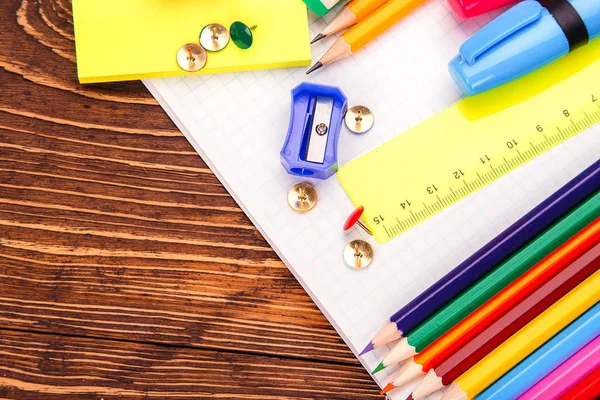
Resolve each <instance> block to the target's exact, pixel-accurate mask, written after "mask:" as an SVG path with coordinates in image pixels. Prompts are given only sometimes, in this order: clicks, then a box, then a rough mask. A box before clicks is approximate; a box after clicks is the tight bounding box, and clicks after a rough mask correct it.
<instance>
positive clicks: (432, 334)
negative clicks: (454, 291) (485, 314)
mask: <svg viewBox="0 0 600 400" xmlns="http://www.w3.org/2000/svg"><path fill="white" fill-rule="evenodd" d="M598 215H600V191H598V192H597V193H596V194H595V195H594V196H592V197H591V198H589V199H588V200H587V201H586V202H584V203H583V204H582V205H580V206H579V207H577V208H576V209H575V210H573V211H571V212H570V213H569V214H567V216H565V217H563V218H562V219H561V220H560V221H558V222H557V223H555V224H554V225H553V226H551V227H550V228H548V229H547V230H546V231H545V232H544V233H542V234H541V235H539V236H538V237H536V238H535V239H534V240H533V241H532V242H530V243H528V244H527V245H526V246H525V247H523V248H522V249H520V250H519V251H517V252H516V253H515V254H513V255H512V256H511V257H509V258H508V259H507V260H506V261H504V262H502V263H501V264H500V265H499V266H498V267H497V268H496V269H494V270H493V271H492V272H491V273H489V274H488V275H486V276H485V277H484V278H482V279H481V280H479V281H478V282H477V283H475V284H474V285H473V286H471V287H470V288H469V289H467V290H466V291H464V292H463V293H462V294H461V295H460V296H458V297H456V298H455V299H454V300H452V301H450V303H448V304H447V305H446V306H444V307H442V309H440V310H439V311H438V312H436V313H435V314H433V315H432V316H431V317H429V318H428V319H427V320H426V321H425V322H423V323H422V324H420V325H419V326H417V327H416V328H415V329H414V330H412V331H411V332H409V333H408V335H407V336H406V337H404V338H403V339H402V340H401V341H400V342H399V343H397V344H396V345H395V346H394V347H393V348H392V350H391V351H390V353H389V354H388V355H387V356H386V357H385V358H384V359H383V361H382V362H381V364H379V366H378V367H377V368H376V369H375V372H377V371H380V370H382V369H384V368H387V367H389V366H390V365H393V364H396V363H398V362H401V361H403V360H405V359H407V358H410V357H414V356H415V355H416V354H417V353H419V352H421V351H422V350H423V349H424V348H425V347H427V346H429V345H431V344H432V343H433V342H434V341H435V340H436V339H437V338H439V337H440V336H442V335H443V334H444V333H446V332H447V331H448V330H449V329H450V328H452V327H453V326H454V325H456V324H457V323H459V322H460V321H461V320H462V319H463V318H465V317H467V316H468V315H469V314H470V313H471V312H473V311H474V310H475V309H477V307H479V306H481V305H482V304H483V303H485V302H486V301H488V300H489V299H490V298H492V296H494V295H496V294H497V293H498V292H500V291H501V290H502V289H504V288H506V287H507V285H509V284H510V283H511V282H513V281H514V280H515V279H517V278H518V277H519V276H521V275H522V274H524V273H525V272H527V271H528V270H529V269H530V268H532V267H533V266H534V265H535V264H536V263H538V262H539V261H540V260H542V259H543V258H544V257H546V256H547V255H548V254H550V253H551V252H552V251H554V250H555V249H556V248H558V247H559V246H560V245H561V244H563V243H564V242H566V241H567V240H569V238H571V237H572V236H573V235H575V234H576V233H577V232H578V231H580V230H582V229H583V228H584V227H585V226H586V225H587V224H589V223H590V222H591V221H592V220H593V219H594V218H596V217H597V216H598ZM596 229H597V228H596ZM593 240H594V239H593V238H592V240H591V241H587V240H584V243H586V245H587V246H590V245H593V244H594V243H593ZM575 247H577V246H575ZM583 250H584V251H585V248H584V249H583ZM562 259H566V260H568V259H569V252H562V253H561V257H557V258H556V259H554V258H551V259H550V260H549V262H547V263H542V264H540V265H541V267H540V268H541V269H540V270H541V271H545V270H546V269H550V271H551V272H553V273H556V272H557V269H555V268H554V267H555V266H558V267H565V266H566V265H568V264H569V263H568V262H562V261H561V260H562ZM534 271H538V269H534ZM532 276H537V275H532ZM543 276H544V277H545V279H547V278H549V276H548V275H545V274H543ZM536 282H540V281H538V280H537V279H534V280H533V282H531V283H530V284H529V285H528V286H527V287H528V288H529V290H530V291H531V290H535V288H536V286H535V284H536ZM541 282H543V281H541ZM509 293H511V294H512V293H514V291H513V289H510V292H509ZM529 293H530V292H529ZM524 294H527V292H524ZM516 295H517V296H519V293H516ZM502 299H503V300H504V302H509V301H511V297H510V296H504V297H503V298H502ZM515 299H517V301H518V299H519V297H515ZM493 305H494V307H495V308H494V309H493V310H491V312H493V315H492V317H493V316H497V315H499V314H498V311H502V308H503V307H502V305H503V302H494V303H493ZM498 308H500V310H498ZM476 317H478V316H476ZM479 318H481V317H479ZM468 322H469V321H468Z"/></svg>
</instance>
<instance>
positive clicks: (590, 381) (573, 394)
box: [560, 368, 600, 400]
mask: <svg viewBox="0 0 600 400" xmlns="http://www.w3.org/2000/svg"><path fill="white" fill-rule="evenodd" d="M599 398H600V368H598V369H597V370H595V371H594V372H592V373H591V374H590V375H588V376H587V377H586V378H585V379H584V380H582V381H581V382H579V383H578V384H577V385H575V387H574V388H572V389H571V390H569V391H568V392H567V393H565V394H564V395H563V397H561V398H560V400H594V399H595V400H598V399H599Z"/></svg>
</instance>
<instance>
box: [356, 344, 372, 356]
mask: <svg viewBox="0 0 600 400" xmlns="http://www.w3.org/2000/svg"><path fill="white" fill-rule="evenodd" d="M371 350H373V342H369V344H368V345H367V347H365V348H364V349H363V351H361V352H360V354H359V356H362V355H363V354H366V353H368V352H370V351H371Z"/></svg>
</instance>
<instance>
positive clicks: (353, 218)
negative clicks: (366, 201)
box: [344, 206, 365, 231]
mask: <svg viewBox="0 0 600 400" xmlns="http://www.w3.org/2000/svg"><path fill="white" fill-rule="evenodd" d="M363 211H365V208H364V207H363V206H360V207H358V208H357V209H356V210H354V211H353V212H352V214H350V216H349V217H348V219H347V220H346V223H345V224H344V230H345V231H347V230H348V229H350V228H352V227H353V226H354V225H355V224H356V223H357V222H358V220H359V219H360V217H362V215H363Z"/></svg>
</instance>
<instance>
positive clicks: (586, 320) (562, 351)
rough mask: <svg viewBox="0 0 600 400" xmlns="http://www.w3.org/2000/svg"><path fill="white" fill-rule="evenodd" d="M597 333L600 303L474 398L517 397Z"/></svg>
mask: <svg viewBox="0 0 600 400" xmlns="http://www.w3.org/2000/svg"><path fill="white" fill-rule="evenodd" d="M598 335H600V303H599V304H596V305H595V306H594V307H592V308H591V309H590V310H588V311H587V312H586V313H585V314H583V315H582V316H581V317H579V318H578V319H577V320H576V321H574V322H573V323H572V324H571V325H569V326H568V327H566V328H565V329H564V330H563V331H562V332H560V333H559V334H558V335H556V336H554V337H553V338H552V339H551V340H550V341H548V342H547V343H545V344H544V345H543V346H542V347H540V348H539V349H537V350H536V351H535V352H534V353H533V354H531V355H530V356H529V357H527V358H526V359H525V360H524V361H523V362H522V363H520V364H519V365H517V366H516V367H515V368H513V369H512V370H511V371H510V372H508V373H507V374H506V375H504V376H503V377H502V378H500V379H499V380H498V381H497V382H495V383H494V384H493V385H492V386H490V387H489V388H487V389H486V390H485V391H484V392H483V393H481V394H480V395H479V397H478V398H479V399H482V400H504V399H506V398H518V397H519V396H520V395H522V394H523V393H525V392H526V391H527V390H529V389H530V388H531V387H532V386H533V385H535V383H537V382H538V381H540V380H541V379H542V378H543V377H545V376H546V375H548V374H549V373H550V372H552V371H553V370H554V369H555V368H557V367H558V366H559V365H561V364H562V363H563V362H565V361H566V360H567V359H568V358H569V357H571V356H572V355H573V354H575V353H576V352H578V351H579V350H580V349H581V348H583V347H584V346H585V345H587V344H588V343H589V342H591V341H592V340H594V338H595V337H597V336H598Z"/></svg>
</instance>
